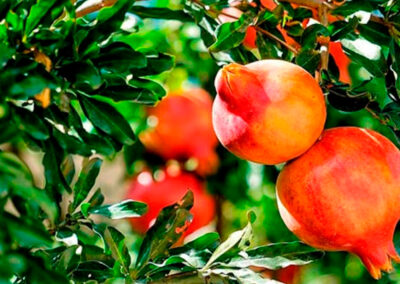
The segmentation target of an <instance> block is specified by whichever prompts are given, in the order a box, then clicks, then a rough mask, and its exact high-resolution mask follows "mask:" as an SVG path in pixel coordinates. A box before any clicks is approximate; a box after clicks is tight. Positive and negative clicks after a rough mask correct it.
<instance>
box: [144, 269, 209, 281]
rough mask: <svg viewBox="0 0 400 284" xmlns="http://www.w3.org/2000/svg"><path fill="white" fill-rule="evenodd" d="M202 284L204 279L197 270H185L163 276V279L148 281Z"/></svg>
mask: <svg viewBox="0 0 400 284" xmlns="http://www.w3.org/2000/svg"><path fill="white" fill-rule="evenodd" d="M165 283H170V284H185V283H191V284H204V283H205V280H204V279H202V278H200V277H199V276H198V274H197V271H187V272H182V273H175V274H171V275H168V276H166V277H164V278H163V279H159V280H155V281H151V282H148V284H165Z"/></svg>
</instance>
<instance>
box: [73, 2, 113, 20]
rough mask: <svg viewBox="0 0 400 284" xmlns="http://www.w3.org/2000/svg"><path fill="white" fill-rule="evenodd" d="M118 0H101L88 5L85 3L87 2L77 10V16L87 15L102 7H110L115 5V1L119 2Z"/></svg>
mask: <svg viewBox="0 0 400 284" xmlns="http://www.w3.org/2000/svg"><path fill="white" fill-rule="evenodd" d="M117 1H118V0H100V1H98V2H95V3H92V4H88V5H85V3H84V4H83V5H81V6H80V7H79V8H78V9H77V10H76V17H77V18H80V17H83V16H86V15H87V14H90V13H93V12H96V11H98V10H100V9H101V8H104V7H110V6H112V5H114V4H115V3H117Z"/></svg>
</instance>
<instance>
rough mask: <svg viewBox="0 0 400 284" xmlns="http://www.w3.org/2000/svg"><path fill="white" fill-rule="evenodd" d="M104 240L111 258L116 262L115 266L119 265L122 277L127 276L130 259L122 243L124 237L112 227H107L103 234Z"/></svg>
mask: <svg viewBox="0 0 400 284" xmlns="http://www.w3.org/2000/svg"><path fill="white" fill-rule="evenodd" d="M104 239H105V241H106V242H107V245H108V246H109V247H110V250H111V254H112V256H113V258H114V259H115V260H116V262H117V264H118V265H120V269H121V272H122V274H123V275H124V276H127V275H129V265H130V264H131V258H130V255H129V252H128V248H127V247H126V245H125V243H124V239H125V238H124V236H123V235H122V234H121V233H120V232H119V231H118V230H116V229H114V228H113V227H107V229H106V231H105V233H104Z"/></svg>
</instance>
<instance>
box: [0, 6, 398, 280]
mask: <svg viewBox="0 0 400 284" xmlns="http://www.w3.org/2000/svg"><path fill="white" fill-rule="evenodd" d="M84 2H85V1H70V0H59V1H55V0H37V1H34V0H4V1H1V2H0V19H1V21H0V64H1V67H2V69H1V71H0V88H1V90H2V96H1V97H0V132H1V134H2V135H1V136H0V144H1V145H6V146H7V147H8V149H9V150H12V151H6V150H4V151H1V152H0V203H1V205H0V222H1V223H2V227H3V229H2V230H1V231H0V264H1V265H0V282H4V283H8V282H10V281H12V282H14V283H69V280H73V281H75V282H78V283H80V282H86V281H89V280H96V281H97V282H105V281H108V282H107V283H113V282H118V281H119V280H121V279H122V280H126V281H127V283H130V282H133V281H136V282H138V283H141V282H142V283H161V281H164V280H165V281H178V280H182V281H185V280H187V279H190V280H189V281H191V282H190V283H197V282H198V283H204V279H206V280H207V281H211V283H265V282H266V281H268V280H266V279H263V278H261V276H259V274H257V273H256V272H254V271H253V270H252V269H250V268H249V267H252V266H258V267H263V268H266V269H271V270H275V269H279V268H282V267H286V266H288V265H292V264H295V265H303V264H307V263H310V262H312V261H314V260H316V259H319V258H321V256H322V253H321V252H319V251H316V250H314V249H312V248H310V247H308V246H306V245H304V244H302V243H299V242H296V241H293V242H282V241H288V240H292V239H290V238H293V236H291V235H289V233H288V232H287V230H286V229H285V228H284V226H283V224H282V222H281V221H280V219H279V217H277V210H276V204H275V200H274V197H271V196H273V183H271V180H273V179H274V178H273V177H276V174H277V172H278V170H279V167H277V168H275V167H261V166H257V165H253V164H250V163H247V162H245V161H241V160H238V159H236V158H235V157H233V156H231V155H230V154H228V153H226V152H225V151H223V150H222V149H220V154H221V157H222V159H221V160H222V164H221V167H220V170H219V172H218V174H217V175H216V176H213V177H210V179H209V185H210V188H211V190H212V191H213V192H214V193H215V194H216V195H218V196H219V197H224V198H226V199H228V200H229V201H231V202H237V205H238V207H242V208H241V209H240V210H242V211H246V210H247V209H253V207H254V206H255V205H260V206H259V207H262V206H264V207H263V208H262V210H261V212H257V213H260V214H258V215H259V219H261V220H262V223H265V224H267V225H268V226H272V227H273V228H274V229H275V230H272V231H269V232H268V233H267V235H268V238H269V239H270V240H271V241H274V242H276V243H273V244H270V245H263V246H257V247H254V246H251V242H250V241H251V240H252V236H253V233H252V223H253V222H254V216H253V213H250V214H249V216H248V217H247V218H244V219H246V220H244V222H247V225H246V226H245V227H244V229H241V230H238V231H235V232H233V233H232V232H231V231H232V229H229V230H226V231H224V232H222V234H223V237H224V238H225V237H226V240H225V241H224V242H221V241H220V236H219V235H218V234H217V233H208V234H205V235H203V236H200V237H198V238H196V239H194V240H193V241H191V242H188V243H186V244H184V245H183V246H175V247H174V246H173V245H174V243H176V241H178V240H179V239H180V237H181V235H182V233H183V231H184V229H185V228H186V227H187V225H188V224H189V223H190V221H191V215H190V213H189V211H188V210H189V209H190V208H191V206H192V204H193V200H192V195H191V193H190V192H189V193H188V194H187V195H186V196H185V197H184V199H183V200H182V201H181V202H177V203H176V204H174V205H172V206H170V207H167V208H165V209H164V210H163V211H162V213H161V214H160V215H159V217H158V218H157V221H156V224H155V225H154V226H153V227H152V228H151V229H150V230H149V232H148V233H147V235H146V236H145V238H144V240H143V242H142V244H141V247H140V249H139V250H138V251H135V252H133V251H132V248H131V247H129V246H128V245H127V241H126V239H125V237H124V235H123V234H122V233H121V232H120V231H119V230H117V229H116V228H115V227H113V226H111V225H109V224H107V223H104V222H102V223H98V222H97V218H94V217H95V216H103V217H105V218H110V219H122V218H128V217H136V216H140V215H142V214H144V213H145V212H146V209H147V206H146V205H145V204H143V203H140V202H137V201H133V200H125V201H121V202H120V203H117V204H104V199H105V198H104V196H103V195H102V193H101V191H100V189H99V188H98V187H97V185H96V178H97V176H98V174H99V172H100V169H101V165H102V160H103V159H112V158H114V157H115V156H116V155H117V153H118V152H120V151H121V150H122V149H124V153H125V154H126V156H127V157H126V159H125V160H126V163H127V168H128V171H130V172H132V168H134V163H135V162H136V161H138V160H140V159H147V158H148V156H146V155H148V154H146V153H145V152H144V151H143V149H142V148H141V145H140V143H139V142H138V141H136V138H135V137H136V136H135V133H134V131H133V129H132V127H133V126H138V125H139V126H138V127H137V129H138V131H139V130H140V129H141V128H143V127H144V126H143V124H144V117H143V116H140V115H138V116H139V118H138V117H137V116H136V114H137V113H136V112H135V111H132V109H134V110H137V109H138V108H140V106H139V105H154V104H155V103H156V102H157V101H159V100H160V99H161V98H162V97H163V96H164V95H165V94H166V91H165V90H164V87H163V86H162V84H160V81H161V80H164V81H165V84H166V85H168V86H169V87H170V89H172V88H173V84H174V83H173V82H172V80H171V79H170V78H167V76H166V75H165V74H166V73H165V71H168V70H171V69H172V68H173V67H174V64H175V63H176V65H175V66H176V67H175V68H174V71H172V72H171V73H168V74H169V75H168V76H169V77H174V78H175V79H176V77H177V76H178V75H179V74H178V72H177V70H182V69H185V71H184V72H186V73H187V74H186V75H185V76H186V77H191V78H193V77H194V76H196V75H197V76H198V78H197V79H196V80H197V82H200V83H202V85H204V86H205V87H206V88H208V89H211V88H212V78H213V74H215V71H216V69H217V67H216V66H215V65H213V62H212V60H211V59H209V58H205V56H204V54H206V53H207V52H210V54H211V57H212V59H213V60H214V61H215V62H217V64H219V65H222V64H225V63H227V62H233V61H235V62H239V63H248V62H253V61H256V60H259V59H265V58H282V59H285V60H290V61H294V62H296V63H297V64H298V65H301V66H303V67H304V68H305V69H307V70H308V71H309V72H311V73H312V74H314V73H316V72H317V73H318V74H319V75H320V77H321V86H322V87H323V88H324V91H325V92H326V93H327V94H328V102H329V108H330V113H333V114H334V115H332V117H330V118H329V120H328V125H329V124H334V125H336V124H340V123H343V121H345V120H346V119H347V121H349V119H350V120H351V119H354V120H356V119H355V117H356V116H357V115H359V116H360V117H363V118H365V117H368V114H366V113H367V112H369V113H371V114H372V116H373V117H374V118H376V119H377V121H378V122H380V123H382V124H383V125H385V126H387V127H388V129H390V130H391V131H392V132H393V133H394V135H392V136H390V138H392V139H393V140H395V139H396V137H397V139H398V138H400V129H399V127H400V115H399V107H400V98H399V96H400V25H399V23H400V3H399V2H398V1H397V0H392V1H385V0H375V1H368V2H366V1H361V0H352V1H345V3H344V4H343V5H341V6H339V7H337V8H336V9H334V10H332V11H331V13H332V14H336V15H340V16H341V17H340V19H338V20H336V21H334V22H332V23H329V24H327V25H325V26H324V25H322V24H320V23H314V24H311V25H308V26H303V24H302V22H303V21H304V20H306V19H308V18H310V17H312V13H311V12H310V11H309V10H308V9H305V8H303V7H300V8H293V7H292V6H291V5H290V4H289V3H285V2H280V3H279V5H277V6H276V8H275V9H274V10H272V11H270V10H268V9H261V8H260V3H259V1H255V3H257V5H258V6H256V7H254V6H250V5H248V4H247V3H246V2H244V3H242V5H241V6H240V8H241V9H242V10H243V11H245V13H244V14H243V15H242V16H241V17H240V18H239V19H237V21H234V22H232V23H225V24H222V23H220V22H219V21H218V20H217V15H218V14H219V13H220V11H221V9H222V8H224V7H227V6H228V4H227V1H223V0H222V1H219V0H207V1H202V2H200V1H190V0H187V1H186V2H185V3H177V4H176V5H175V6H174V7H173V8H171V7H163V6H162V5H161V7H148V6H145V5H142V4H141V3H138V4H139V5H138V4H136V3H134V2H135V1H134V0H119V1H116V2H115V4H114V5H112V6H110V7H105V8H103V9H101V10H100V11H97V12H95V13H91V14H88V15H85V16H84V17H77V16H76V15H77V13H76V11H77V9H78V10H79V7H80V5H83V4H85V3H84ZM160 2H162V1H160ZM82 3H83V4H82ZM166 3H167V5H164V6H169V5H168V3H169V2H168V1H167V2H166ZM205 5H207V9H206V6H205ZM148 19H156V20H160V19H163V20H174V21H179V22H181V23H184V25H186V26H189V27H198V29H199V31H200V37H201V41H202V44H204V46H203V45H201V43H200V39H199V37H196V36H187V35H186V36H182V34H183V33H184V30H180V33H181V37H182V38H183V39H181V41H182V43H181V44H182V46H181V48H182V50H183V52H181V53H182V54H176V57H174V56H173V55H170V54H169V51H171V50H173V47H172V44H170V46H169V48H166V47H165V46H168V40H165V39H164V35H163V34H162V33H161V32H157V31H153V30H149V29H148V30H147V31H146V24H147V23H148V22H147V21H148ZM249 25H255V26H257V28H258V29H257V35H258V36H257V41H256V43H257V48H256V49H253V50H249V49H247V48H245V47H244V46H243V45H242V44H241V43H242V41H243V40H244V38H245V32H246V29H247V27H248V26H249ZM277 26H280V27H281V28H282V29H284V30H285V31H286V32H287V34H288V35H289V36H291V37H292V38H293V39H294V40H296V41H298V43H299V47H298V48H297V47H296V48H295V52H294V51H293V48H290V47H288V46H287V45H285V44H282V42H281V41H284V37H283V36H282V33H281V32H280V31H279V30H278V29H277ZM262 30H267V31H269V33H270V34H272V35H274V36H275V37H277V38H279V39H280V40H281V41H277V40H275V39H274V37H270V36H266V35H265V34H264V33H262ZM146 37H147V38H151V42H150V43H148V42H146V41H144V40H143V39H144V38H146ZM323 37H329V38H330V40H332V41H340V42H341V43H342V45H343V47H344V51H345V53H346V54H347V55H348V56H349V58H350V59H351V62H352V63H351V66H350V67H351V75H352V80H353V82H352V84H351V85H349V84H344V83H342V82H340V81H339V72H338V68H337V66H336V65H335V62H334V61H333V60H329V66H325V67H327V68H322V67H323V66H321V58H322V56H323V55H321V52H320V51H321V47H322V46H323V45H324V44H323V43H322V42H321V38H323ZM161 42H162V43H163V44H161ZM164 43H165V44H164ZM193 46H201V47H199V48H198V50H195V48H192V47H193ZM365 46H368V48H365ZM201 71H203V72H201ZM183 80H184V79H181V81H183ZM178 81H179V80H178ZM210 82H211V83H210ZM212 92H213V91H212ZM343 111H344V112H348V113H344V112H343ZM132 112H134V113H132ZM350 112H354V114H351V113H350ZM360 113H362V114H360ZM367 119H368V118H367ZM347 123H348V122H347ZM370 123H371V124H373V125H374V126H376V124H375V122H370ZM379 127H381V126H379ZM387 133H388V132H387ZM388 135H389V134H388ZM397 143H398V141H397ZM21 145H23V146H21ZM7 147H2V149H7ZM19 147H29V148H30V149H31V150H33V151H36V152H40V153H41V154H42V164H43V167H44V175H45V185H44V186H38V185H37V183H36V182H35V178H34V177H33V174H32V173H31V171H30V169H29V167H28V166H27V165H26V164H25V163H24V162H23V161H22V160H21V158H20V157H19V153H18V151H19V150H18V149H19ZM12 152H14V153H12ZM76 156H81V157H82V159H83V160H82V166H77V165H76V163H75V162H74V159H73V158H74V157H76ZM148 160H151V159H148ZM156 163H158V161H156ZM238 172H240V173H242V175H238V174H237V173H238ZM254 176H256V177H258V178H261V180H262V182H261V183H258V184H254V183H252V182H251V181H252V180H254V179H252V177H254ZM249 187H253V189H254V188H258V189H260V191H259V192H263V193H262V194H261V195H262V196H260V194H259V193H255V191H254V190H253V191H251V190H249V189H248V188H249ZM271 188H272V189H271ZM265 192H266V194H264V193H265ZM66 202H67V203H68V205H67V206H64V205H63V204H65V203H66ZM257 211H258V210H257ZM238 215H240V214H238ZM264 215H265V216H264ZM262 218H265V220H263V219H262ZM95 220H96V221H95ZM242 221H243V220H242ZM239 223H240V222H239ZM242 223H243V222H242ZM241 225H242V224H233V226H231V227H240V226H241ZM253 226H256V224H255V223H253ZM229 233H232V234H230V235H229ZM227 235H229V236H228V237H227ZM255 237H257V236H255ZM135 254H137V255H135ZM341 257H342V255H339V254H336V255H335V254H328V255H327V256H326V257H324V258H323V260H322V263H323V262H325V263H327V264H331V263H335V264H337V263H340V262H341V259H343V257H342V258H341ZM338 259H339V260H338ZM316 265H318V264H316ZM356 265H357V264H356ZM328 266H329V265H328ZM129 281H130V282H129ZM196 281H197V282H196ZM270 282H271V283H273V281H272V280H271V281H270ZM176 283H178V282H176Z"/></svg>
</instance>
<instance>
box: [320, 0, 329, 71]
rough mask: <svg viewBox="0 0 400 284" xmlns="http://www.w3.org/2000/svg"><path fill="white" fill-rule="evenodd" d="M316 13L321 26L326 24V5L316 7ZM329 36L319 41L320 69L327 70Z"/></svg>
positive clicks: (327, 23)
mask: <svg viewBox="0 0 400 284" xmlns="http://www.w3.org/2000/svg"><path fill="white" fill-rule="evenodd" d="M318 15H319V19H320V21H321V24H322V25H323V26H325V27H326V26H328V25H329V21H328V7H327V6H326V5H321V6H319V8H318ZM329 41H330V39H329V37H328V38H325V39H324V40H323V41H321V70H328V63H329Z"/></svg>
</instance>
